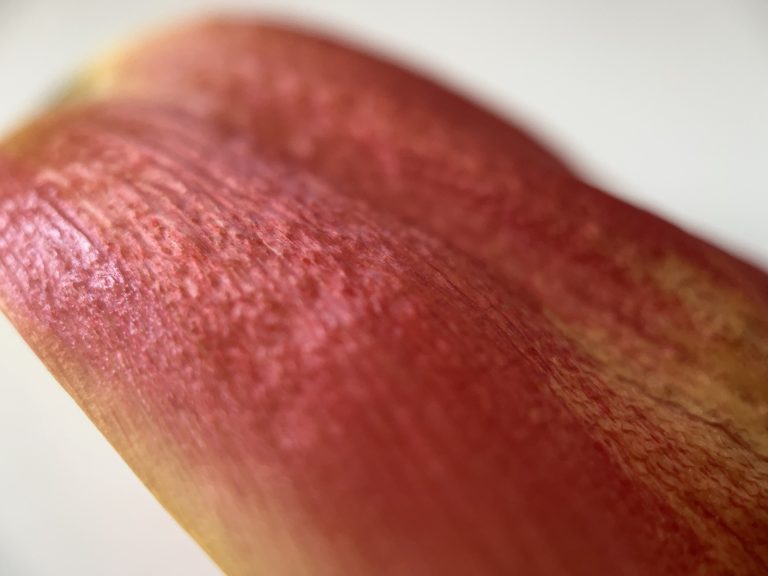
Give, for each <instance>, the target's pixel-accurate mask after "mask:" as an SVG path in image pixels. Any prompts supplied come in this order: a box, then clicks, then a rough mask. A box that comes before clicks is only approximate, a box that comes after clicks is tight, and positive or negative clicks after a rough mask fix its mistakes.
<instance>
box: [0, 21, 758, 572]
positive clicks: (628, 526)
mask: <svg viewBox="0 0 768 576" xmlns="http://www.w3.org/2000/svg"><path fill="white" fill-rule="evenodd" d="M76 92H77V94H76V96H75V97H73V98H70V99H69V101H68V102H67V103H66V105H62V106H60V107H59V108H58V109H56V110H53V111H52V112H51V113H50V114H49V115H47V116H45V117H44V118H42V119H40V120H38V121H37V122H35V123H33V124H32V125H30V126H29V127H27V128H25V129H24V130H23V131H21V132H19V133H17V134H16V135H14V136H13V137H11V138H10V139H9V140H8V141H6V143H5V144H4V145H3V147H2V148H0V192H1V195H0V301H2V305H3V309H4V311H5V312H6V313H7V314H8V316H9V317H10V318H11V320H12V321H13V322H14V324H15V325H16V326H17V327H18V329H19V330H20V332H21V333H22V335H23V336H24V337H25V338H26V339H27V340H28V341H29V342H30V344H31V345H32V346H33V348H34V349H35V350H36V351H37V353H38V354H39V355H40V356H41V357H42V358H43V360H44V361H45V362H46V364H47V365H48V366H49V367H50V369H51V370H52V372H53V373H54V375H55V376H56V377H57V378H58V379H59V380H60V381H61V382H62V384H63V385H64V386H65V387H66V388H67V389H68V391H69V392H70V393H71V394H72V395H73V397H74V398H75V399H76V400H77V401H78V402H79V403H80V405H81V406H82V407H83V409H84V410H85V411H86V412H87V413H88V415H89V416H90V417H91V418H92V419H93V420H94V422H95V423H96V424H97V426H98V427H99V428H100V429H101V430H102V431H103V432H104V434H105V435H106V436H107V438H108V439H109V440H110V441H111V442H112V443H113V444H114V446H115V447H116V449H117V450H118V451H119V452H120V453H121V454H122V456H123V457H124V458H125V459H126V461H127V462H128V463H129V464H130V465H131V466H132V468H133V469H134V470H135V471H136V472H137V474H138V475H139V476H140V477H141V479H142V480H143V481H144V482H145V483H146V484H147V485H148V486H149V487H150V489H152V490H153V492H154V493H155V494H156V495H157V497H158V498H159V499H160V501H161V502H162V503H163V504H164V505H165V506H166V507H167V508H168V509H169V511H170V512H171V513H172V514H173V515H174V516H175V517H176V518H177V519H178V520H179V521H180V523H181V524H182V525H183V526H185V527H186V528H187V529H188V530H189V531H190V532H191V533H192V534H193V536H194V537H195V538H196V539H198V541H199V542H200V543H201V544H202V545H203V546H204V547H205V548H206V550H207V551H208V552H209V553H210V554H211V556H212V557H213V558H214V560H216V561H217V562H218V563H219V564H220V565H221V566H222V568H223V569H224V570H225V571H226V572H228V573H231V574H253V573H267V574H278V575H279V574H398V575H401V574H402V575H409V574H413V575H426V574H445V575H452V574H456V575H458V574H488V575H490V574H510V573H518V574H531V575H549V574H552V575H557V574H585V575H586V574H589V575H599V574H651V573H653V574H721V573H737V574H759V573H761V572H762V571H764V570H766V569H768V507H767V506H766V505H765V503H766V502H768V433H767V430H766V428H768V278H766V276H765V274H763V273H762V272H761V271H758V270H756V269H754V268H752V267H750V266H749V265H747V264H745V263H743V262H740V261H739V260H737V259H735V258H733V257H731V256H729V255H727V254H725V253H723V252H721V251H720V250H718V249H716V248H714V247H711V246H709V245H707V244H706V243H704V242H702V241H701V240H698V239H695V238H693V237H691V236H689V235H687V234H686V233H684V232H682V231H680V230H679V229H677V228H675V227H674V226H672V225H670V224H668V223H665V222H663V221H661V220H659V219H657V218H656V217H654V216H652V215H649V214H647V213H645V212H642V211H640V210H637V209H636V208H633V207H631V206H629V205H626V204H624V203H622V202H620V201H618V200H616V199H614V198H612V197H610V196H608V195H606V194H604V193H602V192H600V191H598V190H595V189H594V188H592V187H590V186H588V185H587V184H585V183H583V182H581V181H580V180H579V179H578V178H577V177H576V176H575V175H573V174H572V173H571V172H570V170H569V169H568V168H567V167H566V166H565V165H564V164H563V163H561V162H559V161H558V160H557V159H555V158H554V157H553V156H552V155H550V154H549V153H548V152H547V151H546V150H544V149H543V148H542V147H541V146H539V145H538V144H536V143H535V141H533V140H532V139H531V138H530V137H529V136H527V135H525V134H524V133H523V132H521V131H520V130H518V129H516V128H514V127H512V126H510V125H508V124H507V123H505V122H504V121H503V120H501V119H499V118H497V117H496V116H494V115H493V114H491V113H489V112H487V111H484V110H482V109H480V108H479V107H477V106H476V105H474V104H472V103H471V102H469V101H467V100H465V99H464V98H462V97H459V96H457V95H454V94H452V93H450V92H449V91H447V90H445V89H443V88H441V87H439V86H437V85H436V84H434V83H432V82H430V81H429V80H425V79H423V78H420V77H419V76H417V75H414V74H412V73H410V72H407V71H404V70H402V69H400V68H398V67H395V66H393V65H391V64H388V63H386V62H383V61H381V60H378V59H375V58H373V57H371V56H368V55H365V54H363V53H361V52H358V51H356V50H354V49H352V48H350V47H347V46H345V45H343V44H340V43H337V42H334V41H332V40H329V39H326V38H322V37H319V36H315V35H312V34H309V33H305V32H300V31H295V30H290V29H286V28H282V27H279V26H274V25H261V24H256V23H252V22H247V21H246V22H236V21H212V22H206V23H203V24H199V25H195V26H191V27H187V28H184V29H180V30H178V31H175V32H171V33H169V34H167V35H165V36H162V37H159V38H156V39H153V40H151V41H149V42H147V43H146V44H145V45H144V46H140V47H137V48H135V49H133V50H130V51H128V52H127V53H125V54H123V55H122V56H120V57H119V58H117V59H113V60H112V61H110V63H109V65H108V66H107V67H106V68H105V67H101V68H99V69H97V70H96V71H94V72H92V73H91V74H89V75H87V76H86V77H85V78H84V79H83V80H82V81H81V82H80V84H79V86H78V90H77V91H76Z"/></svg>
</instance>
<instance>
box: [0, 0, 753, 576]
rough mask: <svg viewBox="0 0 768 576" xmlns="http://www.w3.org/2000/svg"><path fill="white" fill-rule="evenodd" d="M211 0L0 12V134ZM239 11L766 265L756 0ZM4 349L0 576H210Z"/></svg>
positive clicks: (41, 373) (0, 332) (344, 4)
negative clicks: (124, 45) (500, 117)
mask: <svg viewBox="0 0 768 576" xmlns="http://www.w3.org/2000/svg"><path fill="white" fill-rule="evenodd" d="M206 4H207V5H208V6H211V5H215V6H221V5H222V4H221V3H220V2H219V3H216V2H209V3H205V2H189V1H181V0H149V1H148V0H137V1H134V2H130V3H128V2H124V3H123V2H120V3H118V2H112V3H108V2H103V1H102V2H99V1H96V0H75V1H58V2H44V1H42V0H24V1H19V2H12V1H11V2H9V1H8V0H0V78H1V79H2V80H0V129H3V130H5V129H8V128H10V127H11V126H12V125H13V124H15V123H16V122H18V120H19V118H20V117H23V116H24V115H28V114H30V113H32V112H33V111H34V110H35V108H36V107H39V106H40V105H41V103H42V102H44V101H45V100H46V99H47V98H49V97H50V95H51V94H52V93H54V92H55V91H56V89H57V87H58V86H60V85H61V83H62V82H63V81H64V80H65V79H66V78H67V76H68V75H69V74H70V72H72V71H73V70H75V69H76V68H77V67H78V65H79V64H80V63H82V62H83V61H85V60H87V58H88V57H89V55H92V54H94V53H97V52H99V51H100V50H101V49H103V48H104V47H105V46H109V45H110V44H111V43H113V40H114V38H116V37H117V38H120V37H123V38H124V37H126V36H130V35H131V33H133V32H135V31H139V30H141V29H143V28H144V27H146V26H147V25H148V24H152V23H158V22H160V23H162V22H164V21H169V20H172V19H173V17H174V15H176V14H180V13H187V12H195V10H194V9H193V8H194V7H195V6H197V7H199V6H204V5H206ZM243 4H244V3H240V5H241V6H242V5H243ZM619 4H620V5H619ZM245 5H246V6H248V5H250V6H256V7H261V9H262V11H266V8H270V7H271V8H274V7H275V6H278V7H279V8H280V13H282V14H288V15H293V16H294V17H298V16H300V17H301V18H302V19H303V20H310V21H319V22H322V23H325V24H327V25H332V26H334V27H335V28H339V29H341V30H342V31H347V32H348V33H349V34H351V35H353V36H355V37H359V38H362V39H364V40H365V41H367V42H369V43H373V44H376V45H379V46H382V47H383V48H384V49H386V50H388V51H390V52H394V53H396V54H401V55H403V56H408V57H410V58H411V59H412V60H413V61H414V62H416V63H418V64H419V65H420V66H422V67H426V68H428V69H432V70H434V71H436V73H438V74H440V75H442V76H443V77H446V78H448V79H450V81H451V82H453V83H454V84H457V85H459V86H463V87H465V89H466V90H471V91H473V92H474V93H476V94H479V95H481V97H483V98H484V99H485V100H486V101H489V102H492V103H493V104H494V105H495V106H496V107H497V108H498V109H500V110H502V111H505V112H510V111H516V115H517V116H518V117H520V118H523V119H525V120H526V121H527V123H528V124H529V125H530V126H533V127H535V128H536V129H537V130H539V131H543V133H544V134H546V136H547V137H548V140H549V141H550V142H551V143H552V144H553V145H555V146H556V147H557V148H558V149H559V150H561V151H562V152H563V153H564V154H566V155H567V156H568V157H569V158H571V159H572V160H573V161H574V162H575V163H576V164H577V165H578V166H579V167H580V168H581V169H582V171H583V172H584V173H585V174H587V175H588V176H589V178H590V179H592V180H593V181H596V182H597V183H599V184H602V185H604V186H605V187H607V188H608V189H610V190H619V191H621V192H623V193H625V194H626V195H627V197H629V198H631V199H633V200H634V201H635V202H638V203H641V204H643V205H647V206H651V207H653V208H654V209H655V210H657V211H661V212H663V213H665V214H666V215H668V217H670V218H672V219H673V220H675V221H677V222H679V223H681V224H683V225H685V226H686V227H688V228H690V229H694V230H697V231H699V232H700V233H706V234H708V235H709V236H710V237H713V238H717V239H719V240H720V242H721V243H725V245H727V246H729V247H731V249H735V250H738V251H741V252H742V253H746V254H749V256H750V257H751V258H752V259H753V260H755V261H760V262H763V263H764V265H765V263H768V226H766V219H767V218H766V214H768V194H767V193H766V192H767V191H768V169H766V166H767V165H768V153H766V150H768V109H766V107H765V104H764V103H765V102H768V72H767V71H768V8H766V5H765V3H764V2H763V0H717V1H715V0H699V1H694V0H679V1H678V2H675V3H669V2H664V1H662V0H653V1H650V2H646V3H626V2H624V3H616V2H610V1H608V0H585V1H583V2H579V3H574V2H567V1H566V0H556V1H549V2H541V1H534V0H526V1H523V0H514V1H511V0H497V1H493V0H474V1H473V2H463V3H461V5H459V3H446V2H438V1H436V0H430V1H424V2H420V3H415V2H389V3H386V4H384V3H378V4H376V5H374V6H375V7H374V6H372V5H371V4H370V3H367V2H359V1H358V2H355V1H353V0H326V1H325V2H322V3H319V2H312V1H310V0H304V1H301V0H294V1H291V0H285V1H283V2H279V3H271V4H267V3H245ZM448 6H450V8H448ZM198 12H199V10H198ZM0 354H1V355H2V356H0V357H1V358H2V361H1V362H0V510H2V513H0V574H3V575H9V576H16V575H25V576H26V575H34V576H36V575H42V576H47V575H62V574H63V575H69V574H78V575H84V576H89V575H102V574H110V575H117V576H120V575H134V574H136V575H139V574H140V575H149V576H152V575H163V574H177V573H178V574H185V575H187V574H188V575H192V576H194V575H198V574H199V575H205V574H215V573H216V570H215V568H213V566H212V565H211V563H210V562H209V561H208V560H207V559H206V558H205V556H204V555H203V554H202V552H200V551H199V550H198V549H197V548H196V546H195V545H194V543H192V541H191V540H190V539H189V538H188V537H187V536H186V535H185V534H184V533H183V532H182V531H181V530H180V529H179V528H178V527H176V526H175V524H174V523H173V521H172V520H171V519H170V518H169V517H168V516H167V515H166V514H165V513H164V512H163V510H162V508H161V507H160V506H159V505H158V504H156V503H155V502H154V500H153V499H152V498H151V496H150V495H149V494H148V492H147V491H146V490H145V489H144V488H143V487H142V486H141V484H140V483H139V482H138V480H136V479H135V478H134V477H133V475H132V474H131V473H130V471H129V470H128V469H127V467H126V466H125V465H124V464H123V463H122V461H121V460H120V459H119V457H118V456H117V455H116V454H115V453H114V452H113V451H112V450H111V448H110V447H109V445H108V444H107V443H106V441H105V440H104V439H103V438H102V437H101V436H100V434H99V433H98V432H97V431H96V430H95V428H94V427H93V426H92V425H91V424H90V423H89V422H88V421H87V420H86V419H85V417H84V416H82V415H81V413H80V412H79V410H78V408H77V407H76V406H75V404H74V403H73V402H72V401H71V400H70V399H69V398H68V397H67V395H66V394H65V393H64V392H63V391H62V390H61V389H60V388H59V387H58V385H57V384H56V383H55V382H54V381H53V379H52V378H51V377H50V376H49V375H48V374H47V372H46V371H45V369H44V368H43V366H42V365H41V364H40V363H39V361H37V360H36V359H35V357H34V356H33V354H32V353H31V352H30V351H29V350H28V349H27V348H26V346H25V345H24V344H23V342H21V341H20V340H19V338H18V337H17V336H16V335H15V333H14V332H13V330H12V328H11V327H10V326H9V325H8V323H7V322H6V321H2V322H0Z"/></svg>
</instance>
